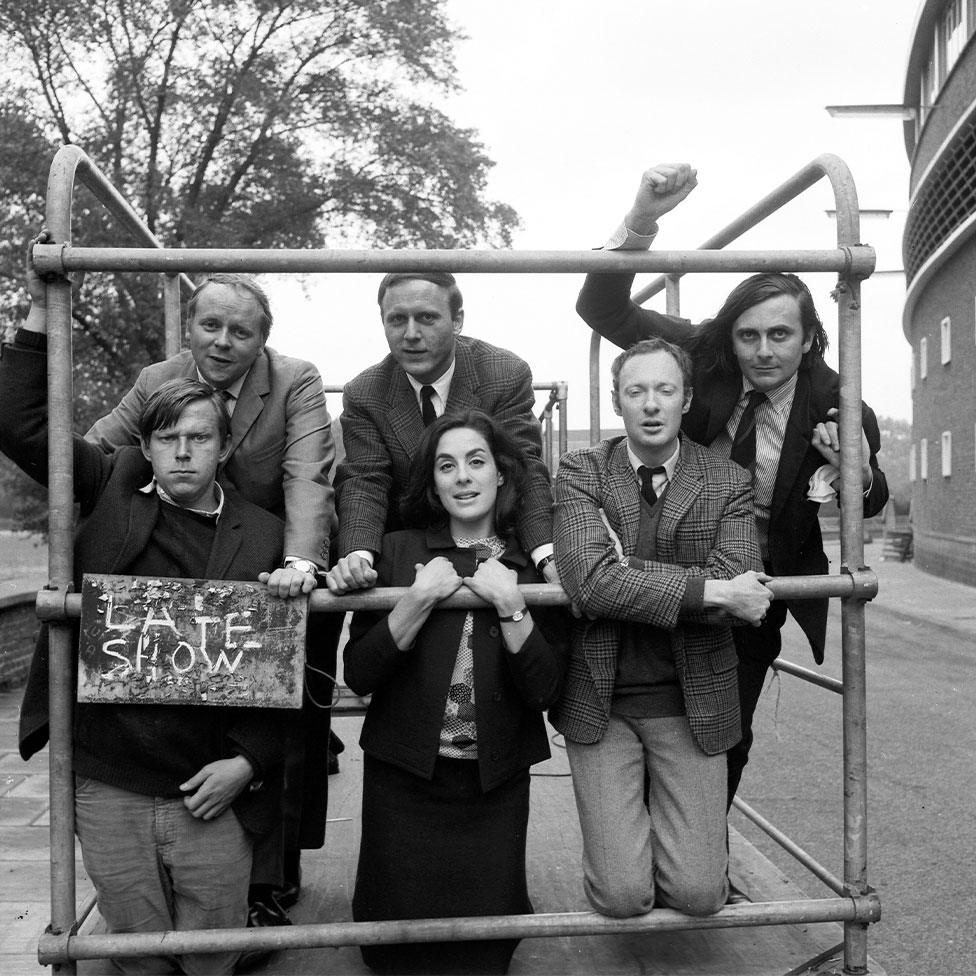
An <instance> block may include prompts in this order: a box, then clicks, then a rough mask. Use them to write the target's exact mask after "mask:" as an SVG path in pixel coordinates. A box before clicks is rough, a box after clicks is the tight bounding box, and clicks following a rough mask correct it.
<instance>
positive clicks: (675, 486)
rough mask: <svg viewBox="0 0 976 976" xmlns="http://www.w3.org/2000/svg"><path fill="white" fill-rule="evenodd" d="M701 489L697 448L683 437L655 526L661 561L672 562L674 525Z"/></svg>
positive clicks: (689, 509)
mask: <svg viewBox="0 0 976 976" xmlns="http://www.w3.org/2000/svg"><path fill="white" fill-rule="evenodd" d="M701 491H702V473H701V465H700V461H699V455H698V451H697V450H696V449H695V448H694V447H693V446H692V442H691V441H690V440H688V438H686V437H682V438H681V454H680V456H679V458H678V467H677V470H676V471H675V472H674V478H673V479H672V480H671V481H670V483H669V484H668V490H667V491H666V492H665V493H664V501H663V504H662V507H661V518H660V519H659V521H658V526H657V538H656V540H655V542H656V545H657V558H658V559H659V560H660V561H661V562H665V563H676V562H678V559H677V550H676V546H675V539H676V538H677V530H678V525H679V524H680V523H681V520H682V519H683V518H684V517H685V516H686V515H687V514H688V512H690V511H691V508H692V506H693V505H694V504H695V502H696V501H697V499H698V498H699V497H700V495H701Z"/></svg>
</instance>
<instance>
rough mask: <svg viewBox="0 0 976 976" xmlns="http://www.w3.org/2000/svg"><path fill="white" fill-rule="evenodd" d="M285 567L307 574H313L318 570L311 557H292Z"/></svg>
mask: <svg viewBox="0 0 976 976" xmlns="http://www.w3.org/2000/svg"><path fill="white" fill-rule="evenodd" d="M285 568H286V569H297V570H298V571H299V572H300V573H308V575H309V576H314V575H315V574H316V573H317V572H318V571H319V568H318V566H316V565H315V563H313V562H312V560H311V559H292V560H291V561H290V562H289V563H288V564H287V565H286V566H285Z"/></svg>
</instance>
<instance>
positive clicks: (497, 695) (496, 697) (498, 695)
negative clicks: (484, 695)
mask: <svg viewBox="0 0 976 976" xmlns="http://www.w3.org/2000/svg"><path fill="white" fill-rule="evenodd" d="M491 700H492V701H496V702H500V701H501V700H502V693H501V692H500V691H496V692H495V693H494V694H493V695H492V696H491Z"/></svg>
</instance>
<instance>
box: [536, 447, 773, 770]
mask: <svg viewBox="0 0 976 976" xmlns="http://www.w3.org/2000/svg"><path fill="white" fill-rule="evenodd" d="M601 509H603V511H604V513H605V514H606V517H607V520H608V521H609V523H610V525H611V526H612V527H613V530H614V532H616V534H617V536H618V538H619V539H620V544H621V547H622V549H623V552H624V554H625V555H627V556H629V559H628V561H627V564H626V565H624V564H623V563H622V562H621V560H620V558H619V557H618V555H617V552H616V550H615V548H614V545H613V542H612V540H611V538H610V534H609V533H608V532H607V529H606V526H605V525H604V523H603V519H602V518H601V516H600V510H601ZM640 511H641V505H640V489H639V487H638V485H637V479H636V478H635V477H634V469H633V468H632V467H631V465H630V459H629V457H628V454H627V438H626V437H614V438H611V439H610V440H605V441H601V442H600V443H599V444H597V445H596V446H594V447H591V448H589V449H587V450H582V451H570V452H569V453H568V454H564V455H563V457H562V459H561V460H560V462H559V470H558V471H557V472H556V503H555V536H556V538H555V545H556V566H557V568H558V569H559V578H560V580H561V581H562V584H563V588H564V589H565V590H566V592H567V593H568V594H569V596H570V597H571V599H572V601H573V603H574V604H575V605H576V607H578V608H579V610H580V611H582V614H583V617H582V618H581V619H580V620H578V621H576V622H575V623H574V625H573V635H572V651H573V653H572V658H571V660H570V665H569V673H568V675H567V677H566V681H565V684H564V686H563V692H562V694H561V695H560V698H559V701H558V702H557V703H556V704H555V705H553V706H552V708H550V709H549V721H550V722H552V724H553V725H554V726H555V727H556V728H557V729H559V731H560V732H562V733H563V735H565V736H566V738H567V739H570V740H571V741H573V742H580V743H591V742H598V741H599V740H600V739H601V738H602V737H603V734H604V733H605V732H606V730H607V725H608V724H609V720H610V706H611V703H612V700H613V685H614V679H615V676H616V670H617V649H618V648H619V646H620V641H621V625H622V624H624V623H628V622H630V623H649V624H653V625H654V626H655V627H660V628H663V629H664V630H667V631H668V632H669V634H670V639H671V650H672V652H673V654H674V663H675V670H676V671H677V674H678V680H679V682H680V684H681V690H682V693H683V697H684V702H685V710H686V712H687V714H688V721H689V723H690V725H691V731H692V733H693V734H694V736H695V739H696V740H697V742H698V744H699V745H700V746H701V748H702V749H703V750H704V751H705V752H706V753H708V754H709V755H714V754H716V753H719V752H724V751H725V750H727V749H729V748H731V747H732V746H733V745H735V743H736V742H738V741H739V739H740V738H741V737H742V728H741V724H740V720H739V693H738V682H737V677H736V669H737V661H738V659H737V657H736V653H735V647H734V645H733V643H732V631H731V628H730V626H729V624H728V622H727V621H717V620H716V619H715V618H713V617H711V616H710V615H709V614H708V613H706V612H705V611H704V610H703V609H702V590H703V588H704V580H706V579H723V580H724V579H732V578H733V577H734V576H738V575H739V574H740V573H744V572H746V571H747V570H750V569H752V570H760V569H761V568H762V562H761V560H760V558H759V543H758V540H757V537H756V520H755V515H754V514H753V507H752V486H751V484H750V482H749V476H748V474H747V473H746V472H745V471H744V470H743V469H742V468H740V467H739V466H738V465H736V464H733V463H732V462H731V461H727V460H724V459H722V458H720V457H718V455H715V454H712V453H711V452H710V451H708V450H706V449H705V448H703V447H700V446H699V445H697V444H695V443H694V442H692V441H691V440H689V439H688V438H686V437H682V438H681V455H680V459H679V462H678V466H677V469H676V470H675V473H674V478H673V480H672V481H671V482H670V483H669V485H668V489H667V492H666V493H665V495H664V499H663V502H662V504H661V515H660V519H659V521H658V526H657V534H656V536H655V545H656V550H657V559H655V560H642V559H637V558H636V557H634V556H632V555H630V554H631V553H633V552H634V550H635V548H636V545H637V536H638V531H639V527H640Z"/></svg>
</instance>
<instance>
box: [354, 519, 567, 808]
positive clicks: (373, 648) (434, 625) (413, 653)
mask: <svg viewBox="0 0 976 976" xmlns="http://www.w3.org/2000/svg"><path fill="white" fill-rule="evenodd" d="M435 556H445V557H446V558H447V559H449V560H450V561H451V562H452V563H453V564H454V567H455V569H456V570H457V572H458V574H459V575H461V576H471V575H473V574H474V571H475V568H476V565H477V564H476V562H475V557H474V553H473V552H472V551H471V550H469V549H458V548H457V547H456V546H455V544H454V540H453V539H452V538H451V535H450V533H449V532H448V531H447V530H446V529H441V530H440V531H437V530H432V531H430V532H425V531H421V530H407V531H403V532H394V533H392V534H390V535H387V536H386V537H385V538H384V539H383V543H382V550H381V553H380V557H379V559H378V560H377V562H376V570H377V573H378V574H379V580H378V583H377V585H378V586H410V585H411V584H412V583H413V581H414V578H415V576H416V570H415V566H416V565H417V563H428V562H430V560H431V559H433V558H434V557H435ZM501 561H502V562H504V563H505V564H506V565H507V566H509V567H510V568H512V569H515V570H516V571H517V573H518V579H519V583H538V582H541V579H540V578H539V575H538V573H537V572H536V571H535V569H534V567H533V566H532V565H531V563H529V562H528V560H527V559H526V557H525V556H524V555H523V554H522V553H521V552H520V551H519V550H518V549H517V548H513V547H511V546H510V547H509V549H508V550H507V551H506V552H505V554H504V555H503V556H502V560H501ZM473 613H474V633H473V638H472V639H473V653H474V682H475V713H476V716H475V718H476V722H477V726H478V770H479V773H480V775H481V787H482V789H483V790H485V791H486V792H487V791H488V790H490V789H492V788H494V787H496V786H498V785H499V784H501V783H503V782H504V781H505V780H506V779H508V778H510V777H511V776H513V775H514V774H515V773H517V772H519V771H520V770H522V769H525V768H526V767H528V766H531V765H532V764H533V763H537V762H542V761H543V760H545V759H548V758H549V740H548V736H547V734H546V729H545V723H544V722H543V720H542V711H543V709H545V708H547V707H548V706H549V704H550V703H551V702H552V701H553V700H554V699H555V697H556V694H557V693H558V691H559V685H560V682H561V680H562V676H563V673H564V671H565V668H566V661H567V658H568V654H569V650H568V614H567V613H566V612H565V611H564V610H563V609H562V608H553V609H550V610H544V609H541V608H534V609H533V610H532V619H533V621H534V622H535V626H534V627H533V629H532V633H531V634H530V635H529V637H528V639H527V640H526V642H525V644H524V645H523V646H522V649H521V650H520V651H519V653H518V654H511V653H509V652H508V651H507V650H506V649H505V646H504V643H503V641H502V635H501V628H500V627H499V625H498V615H497V614H496V613H495V611H494V610H493V609H488V608H486V609H482V610H475V611H473ZM466 615H467V611H465V610H435V611H434V612H433V613H432V614H431V615H430V617H429V618H428V619H427V622H426V623H425V624H424V625H423V627H422V628H421V630H420V633H419V634H418V635H417V639H416V641H415V643H414V646H413V647H412V648H410V650H407V651H401V650H399V649H398V648H397V646H396V644H395V643H394V641H393V638H392V637H391V636H390V628H389V626H388V624H387V616H388V614H386V613H373V612H365V611H360V612H357V613H356V614H355V615H354V616H353V620H352V626H351V628H350V632H349V643H348V644H347V645H346V649H345V654H344V657H343V667H344V671H343V674H344V676H345V679H346V683H347V684H348V685H349V687H350V688H351V689H352V690H353V691H354V692H356V694H359V695H367V694H372V696H373V698H372V701H371V702H370V705H369V710H368V711H367V713H366V720H365V722H364V723H363V731H362V736H361V738H360V740H359V741H360V745H361V746H362V747H363V751H364V752H367V753H368V754H369V755H371V756H375V757H376V758H377V759H382V760H384V761H385V762H388V763H392V764H393V765H395V766H399V767H401V768H402V769H405V770H407V771H408V772H410V773H414V774H415V775H417V776H422V777H423V778H424V779H430V778H431V777H432V776H433V773H434V763H435V762H436V760H437V749H438V744H439V739H440V731H441V725H442V723H443V718H444V705H445V702H446V701H447V694H448V690H449V688H450V684H451V675H452V673H453V669H454V662H455V659H456V658H457V650H458V644H459V642H460V639H461V630H462V628H463V626H464V618H465V616H466Z"/></svg>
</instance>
